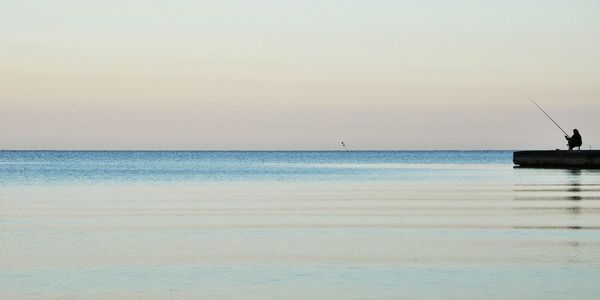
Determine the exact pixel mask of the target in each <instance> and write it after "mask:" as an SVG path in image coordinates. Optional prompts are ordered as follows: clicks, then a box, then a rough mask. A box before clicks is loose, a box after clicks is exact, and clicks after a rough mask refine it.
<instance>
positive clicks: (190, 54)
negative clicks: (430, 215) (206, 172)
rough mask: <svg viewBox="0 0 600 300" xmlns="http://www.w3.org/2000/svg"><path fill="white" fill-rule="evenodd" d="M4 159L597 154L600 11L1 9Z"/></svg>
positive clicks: (515, 4) (517, 4)
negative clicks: (116, 153)
mask: <svg viewBox="0 0 600 300" xmlns="http://www.w3.org/2000/svg"><path fill="white" fill-rule="evenodd" d="M0 25H1V26H0V149H197V150H211V149H249V150H257V149H282V150H287V149H298V150H305V149H316V150H320V149H340V148H341V147H340V141H342V140H343V141H345V142H346V144H347V145H348V148H349V149H523V148H540V149H548V148H549V149H554V148H559V147H564V144H565V142H564V138H563V137H562V135H563V134H562V133H561V132H560V130H559V129H558V128H556V127H554V125H553V124H552V123H551V122H550V121H549V120H548V119H546V117H545V116H544V115H543V114H542V113H541V112H540V111H538V110H537V108H535V107H534V106H533V105H532V104H531V103H530V102H529V101H528V100H527V99H526V98H525V97H524V96H523V94H522V92H526V93H528V94H529V95H531V96H532V97H533V98H534V99H535V100H536V101H538V103H539V104H540V105H542V106H543V107H544V108H545V109H546V111H547V112H548V113H549V114H550V115H551V116H552V117H553V118H554V119H555V120H556V121H557V122H558V123H559V124H560V125H561V126H563V127H564V128H565V130H568V131H569V132H570V131H571V130H572V129H573V128H578V129H579V130H580V132H581V134H582V136H583V140H584V141H583V142H584V147H586V148H587V147H588V145H592V147H595V148H600V122H599V121H598V120H599V117H600V55H599V54H600V1H597V0H592V1H578V0H574V1H541V0H540V1H527V0H525V1H483V0H482V1H442V0H440V1H429V0H426V1H391V0H390V1H375V0H374V1H347V0H344V1H343V0H331V1H327V0H319V1H316V0H307V1H281V0H277V1H276V0H272V1H262V0H255V1H226V0H224V1H184V0H172V1H147V0H144V1H141V0H139V1H129V0H119V1H115V0H105V1H60V0H58V1H27V0H18V1H17V0H15V1H10V0H9V1H3V2H2V4H0Z"/></svg>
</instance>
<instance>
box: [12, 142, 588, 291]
mask: <svg viewBox="0 0 600 300" xmlns="http://www.w3.org/2000/svg"><path fill="white" fill-rule="evenodd" d="M0 209H1V210H0V245H1V246H0V299H3V298H6V299H64V298H66V299H82V298H85V299H130V298H136V297H137V298H141V299H166V298H176V299H198V298H209V299H215V298H219V299H264V298H276V299H315V298H316V299H340V298H343V299H448V298H453V299H507V298H508V299H600V285H598V282H600V171H598V170H563V169H524V168H514V167H513V164H512V152H510V151H357V152H342V151H330V152H311V151H300V152H295V151H284V152H278V151H275V152H271V151H264V152H246V151H232V152H192V151H184V152H169V151H165V152H159V151H157V152H148V151H114V152H111V151H65V152H61V151H0Z"/></svg>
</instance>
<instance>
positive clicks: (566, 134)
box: [523, 93, 570, 137]
mask: <svg viewBox="0 0 600 300" xmlns="http://www.w3.org/2000/svg"><path fill="white" fill-rule="evenodd" d="M523 95H525V97H527V99H529V101H531V102H532V103H533V104H535V106H537V108H539V109H540V110H541V111H542V112H543V113H544V114H545V115H546V117H548V119H550V121H552V123H554V125H556V127H558V129H560V131H562V132H563V133H564V134H565V136H567V137H570V136H569V134H568V133H567V132H566V131H564V130H563V129H562V127H560V125H558V123H556V122H555V121H554V119H552V117H550V115H548V114H547V113H546V111H545V110H544V109H543V108H542V107H541V106H539V105H538V104H537V103H536V102H535V101H533V99H531V97H529V95H527V94H525V93H523Z"/></svg>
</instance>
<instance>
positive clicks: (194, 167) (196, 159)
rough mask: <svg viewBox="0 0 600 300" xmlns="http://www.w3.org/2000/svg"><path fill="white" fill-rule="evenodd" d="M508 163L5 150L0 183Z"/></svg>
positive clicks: (425, 157) (409, 170) (225, 177)
mask: <svg viewBox="0 0 600 300" xmlns="http://www.w3.org/2000/svg"><path fill="white" fill-rule="evenodd" d="M511 163H512V152H510V151H358V152H340V151H285V152H283V151H264V152H261V151H234V152H192V151H181V152H179V151H171V152H169V151H165V152H162V151H134V152H130V151H66V152H60V151H25V152H23V151H3V152H0V183H5V184H11V183H15V182H19V183H32V182H40V181H41V182H63V181H91V182H94V181H98V180H102V181H111V180H117V181H261V180H268V181H271V180H275V181H282V180H292V181H294V180H309V181H310V180H331V181H336V180H343V181H346V180H348V181H352V180H396V179H403V180H421V179H422V178H424V177H425V178H427V179H428V180H434V179H439V180H443V179H447V178H448V177H454V176H456V175H457V174H456V172H455V173H448V172H443V170H444V169H452V170H455V171H456V170H457V169H460V168H461V165H462V166H469V165H490V166H491V165H500V164H501V165H504V166H508V165H510V164H511ZM439 165H446V168H439ZM482 170H483V169H481V168H480V169H479V171H477V172H478V174H476V175H477V176H480V175H485V174H482ZM472 174H474V172H472V171H471V172H469V171H468V170H463V172H461V173H460V175H461V176H469V175H472Z"/></svg>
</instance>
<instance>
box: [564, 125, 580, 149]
mask: <svg viewBox="0 0 600 300" xmlns="http://www.w3.org/2000/svg"><path fill="white" fill-rule="evenodd" d="M565 138H566V139H567V141H568V144H567V145H568V146H569V150H573V148H575V147H577V148H578V149H579V150H581V144H582V142H581V135H580V134H579V130H577V129H573V135H572V136H571V137H569V136H568V135H565Z"/></svg>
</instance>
